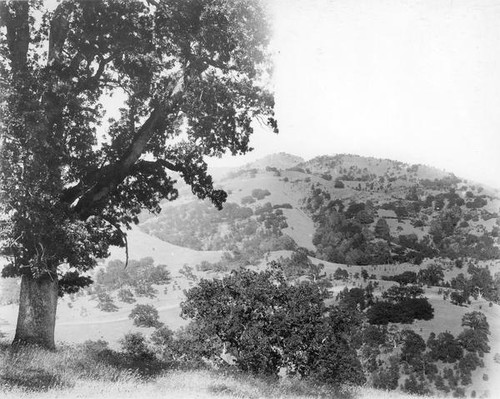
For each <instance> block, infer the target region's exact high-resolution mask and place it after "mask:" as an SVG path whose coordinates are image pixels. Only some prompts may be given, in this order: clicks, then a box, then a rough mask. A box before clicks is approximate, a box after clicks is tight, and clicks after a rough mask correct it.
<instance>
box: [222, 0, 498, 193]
mask: <svg viewBox="0 0 500 399" xmlns="http://www.w3.org/2000/svg"><path fill="white" fill-rule="evenodd" d="M273 1H274V3H273V6H272V11H273V14H274V17H273V27H274V40H273V49H274V52H275V57H274V62H275V73H274V90H275V96H276V112H277V118H278V123H279V127H280V134H279V135H273V134H272V133H270V132H266V131H263V130H259V129H258V130H259V131H257V133H256V134H255V135H254V138H253V140H252V145H253V147H254V148H255V151H254V152H253V153H251V155H250V156H247V157H246V158H245V161H247V160H253V159H256V158H259V157H261V156H263V155H266V154H271V153H275V152H280V151H284V152H289V153H292V154H296V155H300V156H302V157H304V158H306V159H309V158H312V157H314V156H317V155H333V154H337V153H351V154H359V155H365V156H374V157H380V158H389V159H395V160H399V161H403V162H408V163H421V164H427V165H431V166H436V167H438V168H441V169H445V170H447V171H449V172H453V173H455V174H456V175H457V176H459V177H464V178H468V179H473V180H476V181H480V182H483V183H486V184H490V185H493V186H495V187H500V23H499V21H500V0H376V1H375V0H308V1H300V0H273ZM243 162H244V161H243V160H242V159H222V160H217V162H215V163H214V165H217V166H219V165H236V164H241V163H243Z"/></svg>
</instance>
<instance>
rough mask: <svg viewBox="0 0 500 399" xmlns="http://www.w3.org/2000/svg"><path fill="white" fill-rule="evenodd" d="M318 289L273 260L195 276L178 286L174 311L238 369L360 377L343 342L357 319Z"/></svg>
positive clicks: (332, 378) (344, 379)
mask: <svg viewBox="0 0 500 399" xmlns="http://www.w3.org/2000/svg"><path fill="white" fill-rule="evenodd" d="M326 296H327V292H326V291H325V290H324V289H322V288H321V286H319V285H318V284H314V283H310V282H307V283H301V284H298V285H291V284H290V283H288V282H287V280H286V279H285V277H284V275H283V273H282V271H281V269H280V268H279V267H278V266H277V265H274V267H272V268H271V270H266V271H263V272H260V273H257V272H254V271H249V270H243V271H240V272H233V273H232V274H231V275H229V276H227V277H224V278H223V279H221V280H219V279H213V280H202V281H200V283H199V286H197V287H194V288H192V289H191V290H189V291H188V292H187V293H186V298H187V299H186V301H185V302H184V303H183V304H182V315H183V317H189V318H192V319H194V320H195V321H196V323H197V326H198V328H199V330H198V331H197V333H198V334H201V336H202V337H204V340H205V341H207V342H209V340H212V341H214V340H215V341H218V342H220V346H222V345H224V346H225V348H226V350H227V352H228V353H229V354H231V355H232V356H233V357H234V359H235V364H236V366H237V367H238V368H239V369H240V370H242V371H247V372H251V373H253V374H267V375H273V376H276V375H277V374H278V371H279V370H280V368H281V367H285V368H286V369H287V373H288V374H290V375H295V374H297V375H300V376H303V377H308V378H310V379H314V380H317V381H320V382H325V383H334V384H337V383H352V384H362V383H363V382H364V381H365V377H364V375H363V372H362V369H361V364H360V362H359V360H358V359H357V357H356V353H355V351H354V350H353V349H352V348H351V347H350V343H349V342H350V335H351V333H352V330H353V328H354V327H355V326H356V325H357V324H358V320H357V319H356V317H355V316H354V314H353V313H351V312H350V311H347V310H341V309H338V308H335V307H327V306H326V305H325V303H324V300H325V298H326ZM211 355H212V357H217V356H218V355H219V354H218V353H212V354H211Z"/></svg>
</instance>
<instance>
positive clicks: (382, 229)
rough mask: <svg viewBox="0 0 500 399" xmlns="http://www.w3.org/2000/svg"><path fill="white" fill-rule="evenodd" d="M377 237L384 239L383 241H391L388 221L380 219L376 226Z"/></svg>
mask: <svg viewBox="0 0 500 399" xmlns="http://www.w3.org/2000/svg"><path fill="white" fill-rule="evenodd" d="M375 237H377V238H382V239H383V240H386V241H390V239H391V230H390V228H389V225H388V224H387V220H385V219H384V218H380V219H378V220H377V223H376V224H375Z"/></svg>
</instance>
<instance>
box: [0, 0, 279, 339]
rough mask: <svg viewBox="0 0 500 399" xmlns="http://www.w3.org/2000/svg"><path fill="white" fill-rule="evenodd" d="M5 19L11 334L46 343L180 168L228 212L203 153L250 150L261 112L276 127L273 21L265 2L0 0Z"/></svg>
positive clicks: (168, 192)
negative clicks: (269, 83)
mask: <svg viewBox="0 0 500 399" xmlns="http://www.w3.org/2000/svg"><path fill="white" fill-rule="evenodd" d="M0 16H1V26H0V68H1V79H0V84H1V88H0V89H1V90H0V93H2V94H1V95H0V103H1V107H0V110H1V119H0V121H1V122H0V134H1V145H2V149H1V156H0V181H1V194H0V195H1V198H0V200H1V208H2V209H1V211H2V215H3V216H2V220H1V237H0V239H1V242H2V250H3V254H4V255H6V256H7V257H8V259H9V263H8V265H7V266H6V267H5V268H4V269H3V273H2V274H3V276H21V277H22V282H21V294H20V305H19V316H18V322H17V330H16V335H15V338H14V343H36V344H40V345H43V346H45V347H49V348H52V347H54V327H55V316H56V307H57V298H58V294H59V295H62V294H63V293H65V292H75V291H76V290H78V288H80V287H82V286H85V285H87V284H89V283H90V282H91V280H90V279H89V278H88V277H86V276H85V274H84V272H86V271H88V270H90V269H91V268H93V267H94V266H95V265H96V259H98V258H105V257H106V256H107V255H108V249H109V246H110V245H119V246H124V245H126V235H125V234H124V233H123V232H122V229H123V227H130V225H131V224H132V223H134V222H137V216H138V214H139V212H140V211H141V209H148V210H150V211H156V212H157V211H159V209H160V208H159V204H160V201H162V200H164V199H167V200H173V199H175V198H176V197H177V190H176V189H175V186H174V183H175V180H174V177H173V176H174V175H173V174H174V173H175V174H176V175H177V176H180V177H181V178H182V179H184V180H185V182H186V183H187V184H189V185H190V186H191V187H192V191H193V193H195V194H196V195H197V196H198V197H200V198H209V199H211V200H212V202H213V203H214V204H215V206H216V207H218V208H220V207H221V206H222V204H223V202H224V201H225V198H226V194H225V193H224V192H223V191H221V190H217V189H215V188H214V187H213V183H212V179H211V177H210V176H209V175H208V174H207V165H206V163H205V161H204V159H205V157H207V156H220V155H222V154H224V153H226V152H229V153H232V154H242V153H245V152H247V151H249V149H250V148H249V136H250V135H251V133H252V122H253V121H254V120H255V119H259V118H260V120H261V121H263V122H264V123H267V124H268V125H270V126H271V128H272V129H273V130H275V131H276V130H277V127H276V122H275V120H274V119H273V97H272V95H271V94H270V93H269V92H268V91H267V90H266V89H265V88H264V82H265V81H266V77H267V76H268V74H269V65H268V59H269V57H268V54H267V50H266V48H267V44H268V40H269V30H268V21H267V18H266V15H265V10H264V9H263V7H262V5H261V4H260V3H259V2H258V1H257V0H255V1H251V0H162V1H153V0H149V1H146V0H144V1H117V0H103V1H62V2H59V3H58V4H57V6H56V8H55V9H53V10H51V11H48V10H45V9H44V4H43V2H41V1H5V2H0ZM113 93H120V98H124V101H123V104H122V105H121V108H120V117H118V118H116V119H115V120H111V121H110V122H109V123H108V122H106V121H105V120H104V119H105V118H106V117H105V107H104V104H103V100H105V99H106V98H107V97H108V96H110V95H112V94H113ZM103 122H106V123H103ZM82 273H83V274H82Z"/></svg>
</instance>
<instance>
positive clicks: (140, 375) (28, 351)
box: [0, 344, 352, 399]
mask: <svg viewBox="0 0 500 399" xmlns="http://www.w3.org/2000/svg"><path fill="white" fill-rule="evenodd" d="M135 366H138V367H143V366H144V364H137V365H134V364H133V363H132V364H131V363H130V362H127V361H125V360H123V358H122V357H120V356H118V354H117V353H116V352H112V351H109V350H102V348H101V349H99V348H98V347H96V345H94V346H93V347H90V346H84V345H78V346H65V347H62V348H60V349H59V350H57V351H56V352H50V351H45V350H42V349H39V348H36V347H27V348H20V349H17V350H16V349H12V348H10V347H9V346H8V345H7V344H2V345H1V346H0V397H1V398H2V399H13V398H16V399H17V398H26V399H34V398H37V399H38V398H42V399H43V398H46V399H48V398H69V397H71V398H99V399H108V398H148V399H156V398H158V399H159V398H162V399H163V398H165V397H168V398H250V399H252V398H256V399H257V398H269V399H274V398H276V399H277V398H294V399H295V398H297V399H298V398H304V399H309V398H311V399H312V398H348V397H352V393H350V392H349V391H347V390H334V389H333V388H331V387H328V386H322V385H318V384H312V383H310V382H308V381H304V380H295V379H280V380H274V379H271V380H269V379H265V378H258V377H253V376H249V375H244V374H234V373H228V372H222V371H217V370H215V371H214V370H212V371H209V370H187V371H180V370H168V369H165V368H164V367H162V366H165V365H162V364H160V365H159V367H158V369H157V370H151V369H150V370H148V371H149V373H144V369H142V370H141V369H139V370H135ZM152 367H155V365H154V364H153V366H152Z"/></svg>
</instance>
